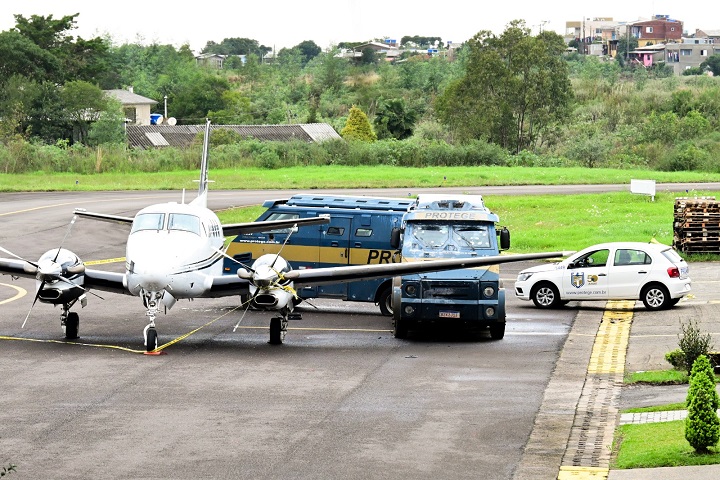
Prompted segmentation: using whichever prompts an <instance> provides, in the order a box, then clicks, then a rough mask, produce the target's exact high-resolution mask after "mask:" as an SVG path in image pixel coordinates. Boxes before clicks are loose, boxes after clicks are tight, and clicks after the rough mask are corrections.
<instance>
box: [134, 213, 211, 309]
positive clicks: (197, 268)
mask: <svg viewBox="0 0 720 480" xmlns="http://www.w3.org/2000/svg"><path fill="white" fill-rule="evenodd" d="M223 241H224V237H223V234H222V227H221V224H220V220H219V219H218V217H217V215H215V213H214V212H212V211H211V210H209V209H207V208H205V207H204V206H201V205H195V204H193V203H190V204H178V203H165V204H157V205H151V206H149V207H146V208H144V209H142V210H140V211H139V212H138V213H137V215H136V216H135V219H134V221H133V227H132V231H131V233H130V235H129V237H128V241H127V250H126V255H125V258H126V263H125V268H126V282H127V285H126V288H127V289H128V290H129V291H130V293H132V294H133V295H143V294H144V293H149V292H167V293H169V294H170V295H172V297H173V298H174V299H181V298H195V297H200V296H202V295H203V294H205V293H206V292H207V291H208V290H210V288H211V287H212V278H213V277H214V276H219V275H222V268H223V257H222V255H221V254H220V253H219V252H218V251H219V250H222V248H223Z"/></svg>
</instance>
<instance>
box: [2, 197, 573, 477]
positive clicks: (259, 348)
mask: <svg viewBox="0 0 720 480" xmlns="http://www.w3.org/2000/svg"><path fill="white" fill-rule="evenodd" d="M278 193H280V192H278ZM259 195H263V198H267V192H261V193H260V194H259ZM251 196H252V195H247V194H246V192H242V193H240V194H238V193H236V192H212V193H211V204H212V208H225V207H227V206H230V205H241V204H243V203H244V202H250V203H258V202H257V201H256V200H248V199H249V198H250V197H251ZM170 198H177V199H178V200H179V194H178V193H177V192H147V193H146V192H104V193H45V194H9V195H8V194H3V195H0V219H1V221H2V225H3V229H2V231H0V245H2V246H3V247H5V248H8V249H9V250H11V251H13V252H15V253H16V254H18V255H23V256H27V257H29V258H31V259H36V258H37V257H39V255H40V254H42V253H43V252H44V251H46V250H48V249H50V248H53V247H56V246H57V245H58V243H59V242H60V241H61V240H62V238H63V237H64V235H65V233H66V231H67V224H68V220H69V218H70V215H69V212H70V211H71V210H72V208H74V207H76V206H81V207H85V208H87V209H88V210H94V211H104V212H112V213H116V214H128V215H131V214H133V213H134V212H135V211H137V210H138V209H139V208H141V207H142V206H145V205H147V204H148V203H150V202H155V201H165V200H168V199H170ZM126 234H127V231H126V230H125V229H124V228H123V227H121V226H115V225H110V224H106V223H101V222H92V221H89V220H87V219H80V220H78V222H77V223H76V224H75V225H74V227H73V229H72V231H71V233H70V234H69V236H68V237H67V239H66V241H65V246H66V247H67V248H70V249H72V250H74V251H75V252H76V253H78V254H79V255H80V256H81V257H82V258H83V259H101V258H114V257H120V256H122V255H123V254H124V242H125V236H126ZM107 268H120V264H110V265H108V266H107ZM519 268H520V266H518V265H513V266H507V267H503V270H502V271H503V272H504V277H506V280H508V281H509V285H508V288H511V285H512V279H514V272H516V271H517V269H519ZM0 283H1V284H3V285H0V336H3V337H21V338H27V339H32V340H37V341H20V340H8V339H2V340H0V372H2V374H1V376H0V465H2V464H5V463H14V464H16V465H18V468H19V471H20V472H22V473H21V474H22V475H23V476H24V478H48V477H53V478H119V477H126V478H133V477H140V476H142V477H147V478H198V477H201V478H258V479H261V478H267V479H271V478H272V479H274V478H297V479H319V478H332V479H335V478H348V479H352V478H358V479H359V478H363V479H367V478H388V477H392V478H397V479H404V478H407V479H410V478H412V479H421V478H428V479H430V478H433V479H436V478H458V479H462V478H473V479H475V478H478V476H479V475H481V476H482V477H483V478H488V479H508V478H510V477H511V476H512V472H513V470H514V469H515V468H516V465H517V464H518V462H519V461H520V457H521V455H522V450H523V447H524V445H525V443H526V441H527V439H528V437H529V435H530V432H531V430H532V426H533V421H534V418H535V415H536V412H537V411H538V408H539V405H540V402H541V400H542V396H543V392H544V390H545V386H546V384H547V382H548V379H549V377H550V374H551V372H552V369H553V367H554V364H555V361H556V358H557V356H558V351H559V349H560V348H561V346H562V344H563V342H564V340H565V336H566V334H567V331H568V329H569V326H570V325H571V323H572V318H573V316H574V314H573V312H572V311H571V310H568V311H566V312H564V313H563V314H561V315H558V312H552V313H550V314H546V313H541V312H538V311H536V310H535V309H532V308H530V307H529V305H527V304H523V305H520V304H519V303H518V302H517V301H515V300H514V298H512V296H511V295H509V299H510V301H509V304H508V311H509V325H508V329H507V335H506V337H505V339H504V340H502V341H499V342H494V341H491V340H490V339H489V338H487V337H485V336H481V337H475V338H468V337H467V336H465V335H463V334H462V333H457V332H456V333H450V334H439V333H437V334H432V333H431V334H428V335H424V336H420V337H416V338H414V339H412V340H409V341H401V340H397V339H394V338H393V337H392V335H391V333H390V332H389V329H390V323H389V320H388V319H387V318H384V317H381V316H379V315H378V314H377V307H375V306H374V305H368V304H355V303H343V302H328V301H318V302H317V303H318V306H319V310H315V309H312V308H310V307H304V309H303V310H304V313H303V320H301V321H296V322H293V323H292V324H291V330H290V332H289V333H288V336H287V338H286V343H285V344H284V345H283V346H280V347H276V346H270V345H268V344H267V343H266V342H267V336H268V334H267V325H268V320H269V316H268V314H265V313H260V312H249V313H248V314H247V316H246V317H245V318H244V319H243V322H242V325H241V327H242V328H240V329H239V330H238V331H237V332H235V333H233V331H232V329H233V326H234V324H235V323H236V322H237V320H238V319H239V316H240V313H239V312H238V311H232V309H233V308H234V307H235V306H236V305H237V302H236V300H234V299H232V298H225V299H198V300H196V301H194V302H179V303H178V304H177V305H176V306H175V307H174V308H173V310H172V311H170V312H169V313H168V315H167V316H164V315H163V316H161V317H159V318H158V322H157V323H158V329H159V333H160V336H161V338H160V340H161V342H166V341H168V340H170V339H173V338H176V337H179V336H181V335H183V334H185V333H187V332H190V331H193V330H194V329H196V328H199V327H202V326H204V325H206V326H204V327H203V328H202V329H200V330H199V331H198V332H197V333H195V334H193V335H191V336H190V337H188V338H186V339H184V340H182V341H180V342H179V343H177V344H175V345H173V346H171V347H169V348H167V349H166V352H167V354H166V355H162V356H159V357H147V356H143V355H140V354H135V353H129V352H127V351H125V350H120V349H117V348H109V347H123V348H130V349H138V348H142V347H141V331H142V328H143V327H144V325H145V323H146V321H145V318H144V309H143V308H142V305H141V302H140V300H139V299H138V298H134V297H127V296H122V295H112V294H105V295H104V296H105V297H106V298H105V300H104V301H101V300H98V299H96V298H94V297H91V298H90V300H89V305H88V306H87V308H85V309H83V310H82V311H81V312H80V318H81V320H80V323H81V326H80V335H81V339H80V342H81V343H83V344H84V345H68V344H64V343H54V341H56V340H61V339H62V335H61V331H60V328H59V314H60V312H59V310H58V309H53V308H51V307H50V306H48V305H43V304H38V305H36V306H35V308H34V309H33V311H32V314H31V316H30V319H29V321H28V326H27V327H26V328H25V329H21V328H20V325H21V323H22V320H23V318H24V317H25V315H26V313H27V311H28V309H29V307H30V303H31V298H32V290H33V282H31V281H29V280H26V279H21V280H18V281H15V282H12V281H10V278H9V277H5V276H2V277H0ZM13 286H15V287H21V288H22V289H25V290H26V291H28V292H31V293H29V294H27V295H26V296H24V297H22V298H20V299H16V300H14V301H7V300H9V299H10V298H11V297H13V296H14V295H16V293H17V290H16V289H15V288H13ZM6 301H7V302H6ZM18 475H20V473H19V474H18Z"/></svg>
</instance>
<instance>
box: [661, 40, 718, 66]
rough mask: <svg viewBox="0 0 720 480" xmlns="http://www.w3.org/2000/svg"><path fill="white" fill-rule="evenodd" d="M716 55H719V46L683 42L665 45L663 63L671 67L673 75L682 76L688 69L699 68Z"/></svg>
mask: <svg viewBox="0 0 720 480" xmlns="http://www.w3.org/2000/svg"><path fill="white" fill-rule="evenodd" d="M690 40H693V39H690ZM718 54H720V44H707V43H705V44H695V43H684V42H683V43H668V44H667V45H665V62H666V64H667V65H668V66H670V67H672V69H673V72H674V73H675V75H682V73H683V72H684V71H685V70H687V69H688V68H692V67H699V66H700V64H701V63H703V62H704V61H705V60H707V59H708V57H709V56H711V55H718Z"/></svg>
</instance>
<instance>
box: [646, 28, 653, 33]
mask: <svg viewBox="0 0 720 480" xmlns="http://www.w3.org/2000/svg"><path fill="white" fill-rule="evenodd" d="M645 33H653V27H645Z"/></svg>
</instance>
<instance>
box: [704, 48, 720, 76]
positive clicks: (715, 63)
mask: <svg viewBox="0 0 720 480" xmlns="http://www.w3.org/2000/svg"><path fill="white" fill-rule="evenodd" d="M700 68H701V69H703V70H705V69H708V70H710V71H711V72H712V73H713V75H714V76H716V77H717V76H718V75H720V54H717V53H716V54H715V55H710V56H709V57H708V59H707V60H705V61H704V62H702V63H701V64H700Z"/></svg>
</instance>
